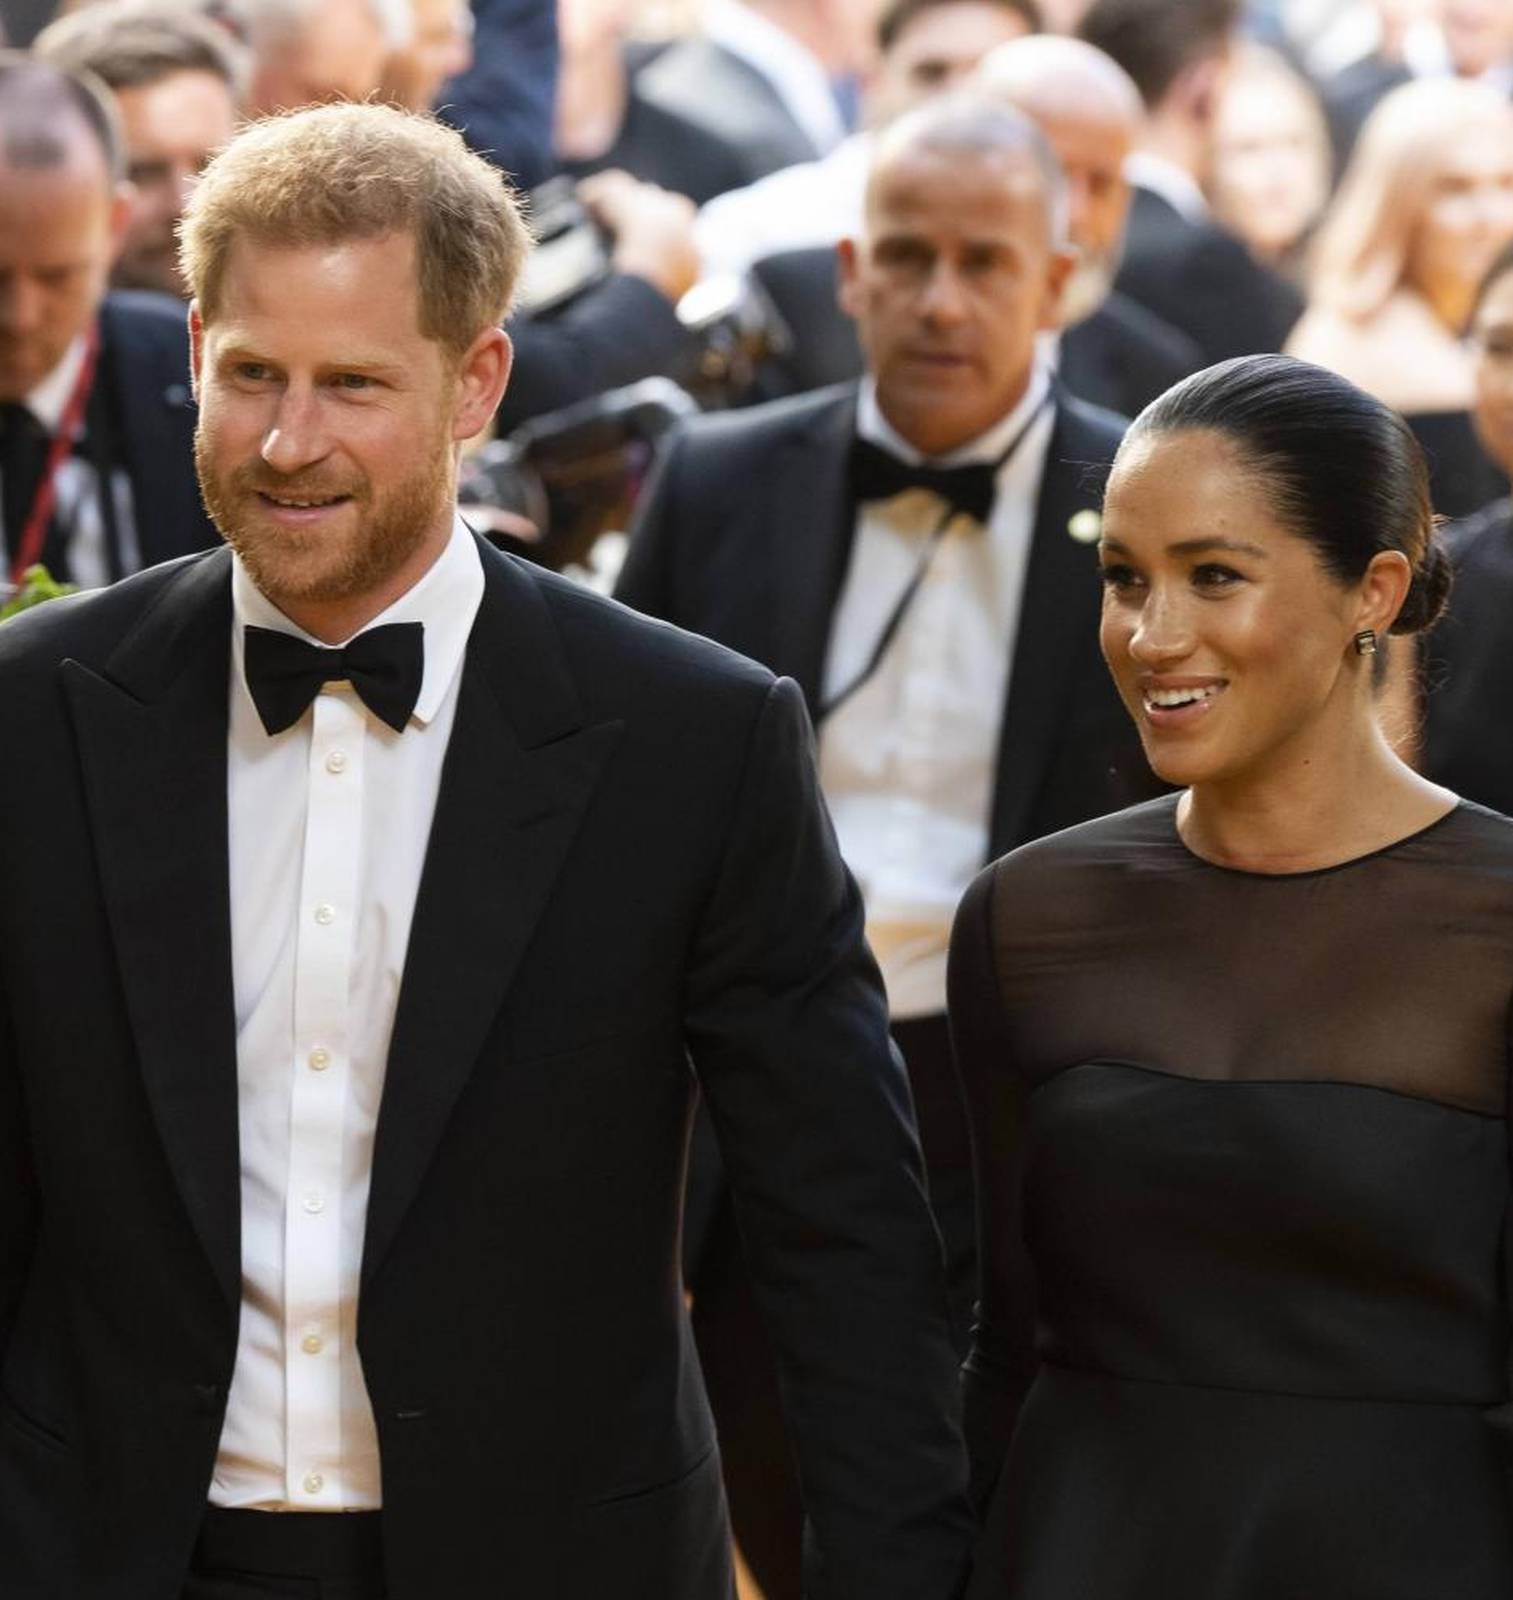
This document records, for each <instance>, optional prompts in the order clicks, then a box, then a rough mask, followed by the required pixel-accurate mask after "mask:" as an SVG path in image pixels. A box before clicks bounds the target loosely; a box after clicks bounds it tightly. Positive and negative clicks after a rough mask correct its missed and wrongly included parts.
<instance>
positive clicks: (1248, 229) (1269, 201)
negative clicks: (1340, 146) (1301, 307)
mask: <svg viewBox="0 0 1513 1600" xmlns="http://www.w3.org/2000/svg"><path fill="white" fill-rule="evenodd" d="M1329 181H1330V154H1329V127H1328V124H1327V123H1326V122H1325V120H1324V111H1323V107H1322V106H1321V105H1320V104H1319V99H1318V96H1317V94H1315V92H1314V90H1313V88H1312V86H1311V85H1310V84H1309V83H1308V81H1307V80H1306V79H1305V78H1303V77H1302V76H1301V75H1300V74H1298V73H1297V72H1295V71H1294V70H1293V69H1292V68H1291V67H1290V66H1289V65H1288V64H1287V62H1286V61H1285V60H1284V59H1283V57H1282V56H1280V55H1279V54H1278V53H1277V52H1276V51H1275V50H1270V49H1268V48H1267V47H1266V46H1265V45H1259V44H1256V45H1247V46H1246V47H1245V48H1244V49H1243V50H1241V51H1240V52H1239V53H1238V54H1237V56H1236V58H1235V61H1234V65H1233V66H1232V67H1231V69H1230V73H1229V76H1228V78H1227V79H1226V81H1225V84H1224V88H1223V90H1222V91H1221V94H1220V99H1219V106H1218V113H1217V116H1216V118H1215V122H1214V141H1213V155H1212V160H1211V165H1210V169H1209V173H1208V178H1207V182H1206V184H1205V188H1206V190H1207V194H1208V201H1209V204H1210V205H1211V206H1212V207H1213V211H1214V215H1215V216H1216V217H1217V218H1218V220H1219V221H1220V222H1222V223H1223V224H1224V225H1225V227H1227V228H1228V229H1229V230H1230V231H1231V232H1232V233H1235V234H1238V235H1239V237H1240V238H1241V239H1243V240H1244V241H1245V243H1246V245H1247V246H1248V247H1249V249H1250V252H1251V254H1252V255H1253V256H1255V258H1256V259H1257V260H1258V261H1259V262H1261V263H1262V265H1263V266H1268V267H1271V268H1272V269H1273V270H1275V271H1277V272H1280V273H1281V274H1282V275H1283V276H1284V277H1287V278H1290V279H1292V280H1293V281H1294V282H1301V280H1302V275H1303V252H1304V248H1305V246H1306V244H1307V242H1308V239H1309V237H1310V235H1311V234H1312V231H1313V228H1314V226H1315V224H1316V223H1317V222H1318V220H1319V217H1320V215H1321V214H1322V213H1323V210H1324V207H1325V205H1326V204H1327V203H1328V200H1329Z"/></svg>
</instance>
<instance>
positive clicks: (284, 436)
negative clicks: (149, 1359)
mask: <svg viewBox="0 0 1513 1600" xmlns="http://www.w3.org/2000/svg"><path fill="white" fill-rule="evenodd" d="M329 449H330V444H329V441H328V440H327V438H326V429H325V422H324V418H323V414H322V408H321V404H320V397H319V396H318V395H317V394H315V393H314V392H313V391H312V390H309V389H297V388H295V387H294V386H293V385H290V386H289V387H288V388H286V389H285V390H284V392H283V394H282V395H280V396H279V401H278V406H277V408H276V409H275V411H274V414H273V420H272V422H271V423H270V425H269V427H268V431H267V432H266V433H265V434H264V435H263V446H262V451H261V454H262V458H263V460H264V461H265V462H267V464H268V465H269V466H270V467H272V468H273V470H274V471H275V472H283V473H292V472H298V471H299V470H300V468H302V467H308V466H311V465H313V464H314V463H315V462H317V461H320V460H322V459H324V457H325V456H326V454H327V453H328V451H329Z"/></svg>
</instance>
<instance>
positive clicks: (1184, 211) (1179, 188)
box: [1124, 150, 1208, 222]
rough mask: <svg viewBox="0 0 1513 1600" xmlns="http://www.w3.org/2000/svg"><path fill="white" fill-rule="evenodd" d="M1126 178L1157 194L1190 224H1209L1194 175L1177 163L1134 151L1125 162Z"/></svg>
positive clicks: (1206, 202) (1143, 151) (1204, 203)
mask: <svg viewBox="0 0 1513 1600" xmlns="http://www.w3.org/2000/svg"><path fill="white" fill-rule="evenodd" d="M1124 175H1125V177H1126V178H1128V179H1129V181H1130V182H1131V183H1136V184H1139V186H1140V187H1141V188H1142V189H1149V190H1150V192H1151V193H1152V194H1158V195H1160V196H1161V198H1162V199H1163V200H1164V201H1165V202H1166V203H1167V205H1169V206H1171V207H1172V209H1173V210H1174V211H1176V212H1178V213H1179V214H1180V215H1182V216H1184V217H1186V218H1187V220H1188V221H1189V222H1206V221H1207V220H1208V201H1207V200H1206V199H1204V197H1203V190H1202V189H1201V188H1200V187H1199V186H1198V180H1197V179H1196V178H1194V177H1193V175H1192V173H1190V172H1185V171H1183V169H1182V168H1181V167H1179V166H1178V165H1177V163H1176V162H1175V161H1168V160H1167V159H1166V157H1165V156H1158V155H1154V154H1152V152H1151V151H1149V150H1133V151H1131V152H1130V154H1129V155H1127V156H1126V157H1125V158H1124Z"/></svg>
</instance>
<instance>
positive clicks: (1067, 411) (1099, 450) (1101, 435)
mask: <svg viewBox="0 0 1513 1600" xmlns="http://www.w3.org/2000/svg"><path fill="white" fill-rule="evenodd" d="M1056 412H1057V416H1056V432H1055V435H1054V439H1055V449H1056V452H1057V454H1058V455H1060V456H1067V455H1070V456H1073V457H1075V458H1077V459H1079V460H1088V461H1099V462H1109V461H1112V460H1113V459H1114V454H1115V452H1116V451H1117V450H1118V448H1119V446H1120V444H1121V442H1122V441H1123V439H1124V435H1125V433H1126V431H1127V430H1128V428H1129V419H1128V418H1127V417H1121V416H1120V415H1119V413H1118V412H1117V411H1108V410H1105V409H1104V407H1102V406H1095V405H1092V404H1091V403H1090V402H1088V401H1086V400H1079V399H1078V398H1077V397H1076V396H1075V395H1070V394H1066V393H1065V392H1063V393H1062V395H1061V396H1060V398H1059V399H1058V401H1057V404H1056Z"/></svg>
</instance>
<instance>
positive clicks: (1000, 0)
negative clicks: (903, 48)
mask: <svg viewBox="0 0 1513 1600" xmlns="http://www.w3.org/2000/svg"><path fill="white" fill-rule="evenodd" d="M962 3H963V0H891V3H890V4H888V5H886V6H884V7H883V10H882V14H881V15H880V16H879V17H878V19H877V46H878V49H880V50H881V51H883V53H884V54H886V53H887V52H888V51H889V50H891V49H892V48H893V46H894V45H896V44H897V43H898V41H899V38H900V37H901V36H902V34H903V33H904V32H905V31H906V30H907V29H908V27H909V24H910V23H911V22H913V21H914V19H915V18H916V17H918V16H921V15H923V14H924V13H925V12H926V11H934V10H936V9H937V8H938V7H940V6H951V5H961V4H962ZM987 3H988V4H989V5H997V6H1001V7H1002V8H1003V9H1004V10H1005V11H1012V12H1013V13H1014V14H1015V16H1017V17H1020V18H1022V19H1023V21H1024V25H1025V27H1026V28H1028V29H1029V31H1030V32H1031V33H1040V32H1042V31H1043V30H1044V28H1045V18H1044V17H1043V16H1042V15H1041V12H1040V7H1039V5H1038V4H1037V3H1036V0H987Z"/></svg>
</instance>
